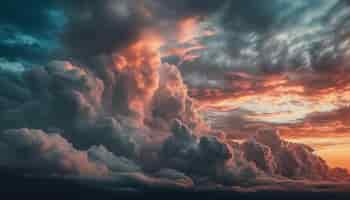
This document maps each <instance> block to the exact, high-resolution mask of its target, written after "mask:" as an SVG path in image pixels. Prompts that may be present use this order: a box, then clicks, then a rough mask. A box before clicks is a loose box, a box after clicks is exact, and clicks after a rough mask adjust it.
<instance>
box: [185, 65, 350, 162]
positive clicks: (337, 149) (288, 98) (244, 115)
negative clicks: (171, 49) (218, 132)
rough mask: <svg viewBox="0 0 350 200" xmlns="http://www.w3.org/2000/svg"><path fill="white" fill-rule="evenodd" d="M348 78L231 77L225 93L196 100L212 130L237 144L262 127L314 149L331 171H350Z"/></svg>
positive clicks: (209, 92) (200, 93)
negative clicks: (332, 168)
mask: <svg viewBox="0 0 350 200" xmlns="http://www.w3.org/2000/svg"><path fill="white" fill-rule="evenodd" d="M347 73H348V72H347V71H345V70H339V71H334V72H332V73H324V74H322V73H320V74H316V73H312V72H307V71H303V72H297V73H290V74H284V75H271V76H266V75H265V76H256V75H250V74H246V73H227V74H225V79H226V80H225V88H221V89H218V88H216V89H215V88H213V89H193V90H191V94H192V96H193V97H194V98H196V99H197V100H198V101H199V104H200V106H201V110H202V112H203V113H204V115H205V116H206V117H207V120H208V121H209V123H210V124H211V126H212V127H215V128H219V129H220V128H221V129H223V130H225V131H226V132H229V133H230V136H231V137H232V138H239V139H242V138H247V137H249V135H250V134H253V133H254V132H255V131H256V130H258V129H259V128H261V127H274V128H277V129H279V131H280V133H281V135H282V136H283V137H284V138H286V139H287V140H290V141H293V142H299V143H305V144H308V145H310V146H312V147H313V148H314V149H315V150H316V153H317V154H319V155H320V156H322V157H323V158H324V159H326V161H327V162H328V163H329V164H330V165H331V166H342V167H346V168H348V169H350V158H349V157H348V152H349V151H350V123H349V121H348V120H349V117H350V108H349V104H350V93H349V92H350V80H349V77H348V76H347ZM320 83H322V84H320Z"/></svg>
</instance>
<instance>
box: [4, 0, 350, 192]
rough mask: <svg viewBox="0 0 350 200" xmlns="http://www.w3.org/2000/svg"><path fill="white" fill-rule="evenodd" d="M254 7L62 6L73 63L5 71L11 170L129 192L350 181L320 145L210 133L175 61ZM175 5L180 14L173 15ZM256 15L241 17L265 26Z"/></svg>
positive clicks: (121, 1)
mask: <svg viewBox="0 0 350 200" xmlns="http://www.w3.org/2000/svg"><path fill="white" fill-rule="evenodd" d="M254 3H256V2H255V1H248V3H247V4H245V3H244V2H243V1H237V4H236V3H231V4H230V3H228V2H226V1H225V2H223V3H222V4H215V3H213V2H212V1H204V2H203V1H201V2H200V1H195V0H193V1H180V2H178V3H177V4H173V3H170V2H169V1H147V0H145V1H136V0H135V1H134V0H131V1H126V0H118V1H112V0H104V1H98V2H97V1H96V2H91V1H85V0H82V1H74V2H68V1H62V2H61V4H60V5H62V6H63V9H65V11H66V14H67V18H68V19H69V21H68V23H67V26H66V29H65V33H64V35H63V40H64V42H65V46H66V48H67V52H66V54H67V55H68V56H69V57H72V58H71V62H63V61H54V62H51V63H49V64H48V65H46V66H44V67H34V68H32V69H28V70H24V71H23V72H16V71H10V72H9V71H8V69H4V70H3V71H2V72H1V74H0V75H1V76H0V83H1V87H0V102H1V104H0V122H1V123H0V124H1V125H0V132H1V133H0V139H1V140H0V148H1V149H2V150H3V152H4V154H5V156H4V157H3V158H1V159H0V161H1V165H4V166H9V167H18V166H22V167H23V166H24V167H25V168H26V167H28V168H34V169H46V170H47V171H48V172H47V173H46V174H56V173H58V174H65V175H66V174H68V175H80V176H83V177H84V176H95V177H99V180H103V181H105V182H110V183H112V184H115V185H116V186H126V187H129V186H136V187H137V186H140V187H152V186H157V187H175V188H189V187H194V186H206V185H209V186H214V185H217V184H219V185H225V186H229V187H231V186H235V185H239V186H251V185H254V184H257V183H258V182H259V180H261V179H263V178H266V177H269V178H271V179H277V180H288V181H291V179H307V180H310V181H311V182H313V181H320V180H333V179H339V180H340V179H343V178H346V177H347V176H348V174H347V172H346V170H343V169H335V170H332V169H330V168H329V167H328V166H327V164H326V163H325V161H323V160H322V159H321V158H319V157H318V156H316V155H314V154H313V150H312V149H311V148H309V147H307V146H305V145H301V144H294V143H288V142H285V141H283V140H282V139H281V138H280V136H279V135H278V134H277V133H276V132H275V130H268V131H266V130H265V131H259V132H258V133H257V136H255V137H253V138H252V139H250V140H248V141H245V142H243V143H237V142H234V141H231V140H230V139H229V138H226V134H225V133H221V132H220V131H217V130H211V129H209V128H208V127H207V126H206V125H205V124H204V123H203V121H202V120H201V117H200V116H199V114H198V111H197V109H198V108H197V104H196V101H194V100H193V99H192V98H191V97H189V96H188V94H187V87H186V85H185V83H184V81H183V79H182V75H181V73H180V71H179V69H178V68H177V66H176V65H172V64H169V63H166V62H164V57H163V56H164V54H165V56H167V57H171V56H173V54H175V56H179V57H180V59H181V60H182V62H180V63H185V62H188V61H194V60H195V59H197V58H198V56H199V55H197V54H192V53H193V51H197V50H203V49H206V47H205V46H203V44H204V41H202V39H203V40H205V39H208V38H207V37H211V36H213V35H216V33H215V32H212V31H209V30H207V29H205V28H204V29H205V30H202V27H201V26H202V25H203V23H204V25H206V23H205V22H206V19H208V17H209V16H210V15H212V14H213V15H214V14H215V11H216V10H217V9H229V10H230V9H233V8H235V9H238V8H237V7H235V6H238V5H241V6H243V5H245V6H243V8H244V10H245V9H247V10H250V9H253V8H255V6H256V5H255V4H254ZM199 4H200V5H201V6H199V7H198V6H197V5H199ZM214 4H215V5H214ZM259 5H260V4H259ZM172 7H176V8H179V9H180V10H181V12H179V14H172V13H169V12H167V8H172ZM258 7H259V8H260V6H258ZM263 8H264V7H263ZM172 9H173V8H172ZM241 12H243V13H244V11H241ZM266 12H269V11H266ZM257 13H258V15H259V16H260V14H263V13H265V11H264V12H262V13H260V12H257ZM245 14H246V15H243V14H242V13H241V14H237V16H240V15H242V17H243V19H244V20H243V19H242V20H243V21H244V22H250V21H254V20H255V19H256V18H259V16H250V15H249V16H247V13H245ZM224 18H227V16H226V14H225V16H224ZM273 19H274V15H272V16H271V17H270V16H268V17H267V18H266V19H264V21H265V20H266V23H267V22H270V21H273ZM209 21H210V20H209ZM264 23H265V22H264ZM101 24H103V26H101ZM204 25H203V26H204ZM229 25H230V23H227V21H226V22H225V20H223V24H222V26H225V27H226V26H228V27H231V26H229ZM231 25H232V24H231ZM253 25H254V24H253ZM256 25H258V24H256ZM231 28H232V27H231ZM231 28H230V29H229V30H232V29H231ZM201 31H203V32H204V33H202V32H201ZM174 32H175V33H174ZM198 32H201V33H198ZM219 37H220V35H219ZM209 45H210V44H209ZM173 46H174V48H171V47H173ZM209 47H210V46H209ZM169 48H170V50H169ZM164 49H165V50H164ZM179 52H180V53H179ZM181 52H185V53H181ZM189 52H192V53H189ZM202 57H203V58H204V59H205V58H206V57H205V55H204V56H203V55H202ZM72 63H75V64H72ZM249 86H250V85H247V88H248V89H249ZM270 86H271V85H270ZM272 86H274V85H272ZM267 87H268V85H265V86H264V87H262V88H261V87H259V89H262V90H264V91H265V90H266V88H267ZM253 88H254V87H253ZM276 88H277V87H276ZM250 91H253V90H250ZM25 156H26V157H28V159H25V160H23V157H25ZM101 177H102V178H101Z"/></svg>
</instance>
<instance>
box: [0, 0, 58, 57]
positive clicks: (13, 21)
mask: <svg viewBox="0 0 350 200" xmlns="http://www.w3.org/2000/svg"><path fill="white" fill-rule="evenodd" d="M63 23H64V16H63V14H62V13H61V10H60V9H59V8H58V7H57V6H56V4H55V3H54V1H53V0H52V1H51V0H49V1H39V0H29V1H17V0H15V1H8V0H5V1H4V2H2V6H1V8H0V24H1V25H0V57H2V58H4V59H9V60H16V61H18V62H22V63H24V64H33V63H35V64H43V63H46V62H47V61H48V60H49V59H50V58H49V57H50V54H51V51H52V50H53V49H55V48H58V47H59V44H58V33H59V32H60V29H61V28H62V26H63Z"/></svg>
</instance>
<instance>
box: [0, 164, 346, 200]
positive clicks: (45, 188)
mask: <svg viewBox="0 0 350 200" xmlns="http://www.w3.org/2000/svg"><path fill="white" fill-rule="evenodd" d="M17 198H18V199H19V198H21V199H47V200H51V199H62V200H66V199H76V200H81V199H82V200H84V199H99V200H104V199H117V200H123V199H147V200H153V199H162V200H170V199H177V200H187V199H193V200H197V199H210V200H216V199H232V200H236V199H242V200H249V199H259V200H265V199H281V200H289V199H293V200H304V199H310V200H322V199H327V200H337V199H344V200H350V191H349V193H316V192H314V193H312V192H310V193H307V192H266V191H265V192H256V193H237V192H212V191H210V192H209V191H207V192H206V191H201V192H198V191H171V190H147V191H144V190H138V191H132V190H120V191H118V190H113V191H112V190H107V189H101V188H95V187H91V186H87V185H83V184H79V183H77V182H76V181H73V180H61V179H55V178H37V177H36V178H34V177H30V176H23V175H19V174H18V173H17V172H16V171H15V170H11V169H0V199H1V200H2V199H4V200H7V199H11V200H12V199H17Z"/></svg>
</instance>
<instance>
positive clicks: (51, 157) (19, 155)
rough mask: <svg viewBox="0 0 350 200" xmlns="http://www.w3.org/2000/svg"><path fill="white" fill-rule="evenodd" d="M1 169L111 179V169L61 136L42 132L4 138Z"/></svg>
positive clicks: (10, 133)
mask: <svg viewBox="0 0 350 200" xmlns="http://www.w3.org/2000/svg"><path fill="white" fill-rule="evenodd" d="M1 149H2V150H3V153H2V154H3V155H2V156H1V165H3V166H11V167H17V168H22V167H25V168H33V169H40V170H45V171H48V172H51V173H59V174H60V173H62V174H75V175H91V176H92V175H94V176H102V175H107V173H108V168H107V167H106V166H105V165H103V164H102V165H100V164H98V163H95V162H93V161H90V160H89V157H88V154H87V153H86V152H84V151H78V150H76V149H75V148H74V147H73V146H72V144H70V143H68V142H67V141H66V140H65V139H64V138H62V137H61V136H60V135H57V134H52V135H48V134H46V133H45V132H43V131H40V130H29V129H18V130H8V131H5V132H4V133H3V134H2V135H1Z"/></svg>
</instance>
